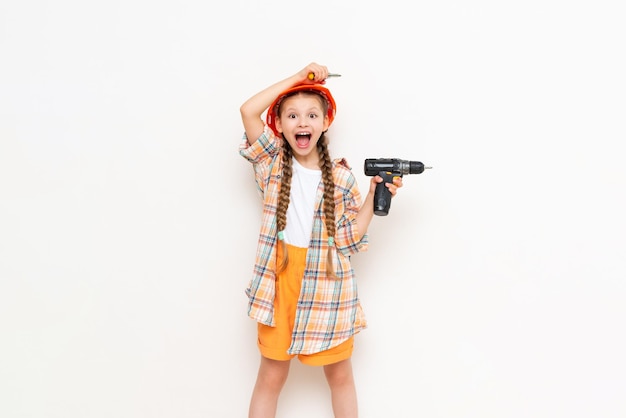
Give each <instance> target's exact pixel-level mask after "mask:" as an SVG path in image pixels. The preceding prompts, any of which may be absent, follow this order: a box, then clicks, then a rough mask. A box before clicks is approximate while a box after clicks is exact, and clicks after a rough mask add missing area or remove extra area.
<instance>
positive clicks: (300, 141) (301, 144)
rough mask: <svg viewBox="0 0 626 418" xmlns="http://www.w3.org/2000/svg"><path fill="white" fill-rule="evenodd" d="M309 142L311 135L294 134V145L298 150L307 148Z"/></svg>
mask: <svg viewBox="0 0 626 418" xmlns="http://www.w3.org/2000/svg"><path fill="white" fill-rule="evenodd" d="M309 142H311V134H309V133H299V134H296V145H298V148H306V147H308V146H309Z"/></svg>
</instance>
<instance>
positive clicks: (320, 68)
mask: <svg viewBox="0 0 626 418" xmlns="http://www.w3.org/2000/svg"><path fill="white" fill-rule="evenodd" d="M309 74H313V79H311V78H309ZM298 78H299V79H300V80H302V82H303V83H306V84H324V83H326V78H328V68H327V67H326V66H325V65H320V64H317V63H315V62H312V63H310V64H309V65H307V66H306V67H304V68H303V69H302V70H300V71H299V72H298Z"/></svg>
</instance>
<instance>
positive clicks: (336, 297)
mask: <svg viewBox="0 0 626 418" xmlns="http://www.w3.org/2000/svg"><path fill="white" fill-rule="evenodd" d="M327 76H328V69H327V68H326V66H323V65H319V64H316V63H311V64H309V65H307V66H306V67H305V68H303V69H302V70H300V71H299V72H297V73H296V74H294V75H292V76H291V77H288V78H286V79H284V80H282V81H279V82H277V83H276V84H273V85H271V86H270V87H268V88H266V89H264V90H262V91H261V92H259V93H257V94H256V95H254V96H252V97H251V98H250V99H248V100H247V101H246V102H245V103H244V104H243V105H242V106H241V108H240V111H241V119H242V121H243V126H244V130H245V135H244V141H243V143H242V145H241V147H240V154H241V155H242V156H243V157H245V158H246V159H247V160H248V161H250V162H251V163H252V164H253V167H254V172H255V179H256V183H257V186H258V189H259V191H260V192H261V194H262V196H263V217H262V225H261V231H260V235H259V243H258V249H257V254H256V261H255V264H254V274H253V278H252V280H251V281H250V285H249V287H248V288H247V289H246V293H247V295H248V297H249V305H248V315H249V316H250V317H251V318H252V319H255V320H256V321H257V322H258V347H259V350H260V352H261V364H260V367H259V372H258V377H257V381H256V384H255V387H254V390H253V393H252V399H251V402H250V409H249V417H250V418H268V417H274V416H275V414H276V408H277V403H278V397H279V394H280V391H281V389H282V387H283V385H284V383H285V381H286V379H287V375H288V372H289V364H290V360H291V359H292V358H293V357H295V356H297V357H298V359H299V360H300V361H301V362H302V363H304V364H307V365H311V366H323V367H324V374H325V376H326V380H327V381H328V385H329V387H330V391H331V401H332V408H333V412H334V414H335V417H337V418H339V417H342V418H343V417H351V418H352V417H357V414H358V413H357V397H356V389H355V385H354V379H353V375H352V364H351V361H350V358H351V355H352V349H353V339H354V334H356V333H357V332H359V331H360V330H362V329H364V328H365V326H366V322H365V317H364V316H363V312H362V310H361V305H360V303H359V299H358V294H357V288H356V282H355V279H354V272H353V270H352V267H351V265H350V256H351V255H352V254H355V253H357V252H360V251H365V250H366V249H367V244H368V242H367V235H366V232H367V228H368V226H369V224H370V221H371V220H372V218H373V214H374V212H373V210H374V204H373V197H374V191H375V188H376V184H377V183H379V182H381V181H382V178H380V177H379V176H375V177H372V179H371V181H370V187H369V193H368V195H367V196H366V198H365V200H364V201H363V202H362V201H361V195H360V193H359V190H358V187H357V184H356V180H355V178H354V176H353V174H352V172H351V170H350V167H349V166H348V164H347V162H346V161H345V160H344V159H336V160H331V158H330V155H329V151H328V139H327V137H326V132H327V130H328V127H329V126H330V125H331V124H332V122H333V119H334V118H335V112H336V104H335V100H334V99H333V97H332V95H331V93H330V91H329V90H328V89H327V88H326V87H324V86H323V84H324V83H325V80H326V78H327ZM266 110H267V114H266V120H265V123H264V121H263V119H262V118H261V115H262V114H263V112H265V111H266ZM386 186H387V187H388V188H389V190H390V191H391V194H392V195H395V194H396V191H397V188H398V187H401V186H402V179H401V178H396V179H394V181H393V184H391V183H387V184H386Z"/></svg>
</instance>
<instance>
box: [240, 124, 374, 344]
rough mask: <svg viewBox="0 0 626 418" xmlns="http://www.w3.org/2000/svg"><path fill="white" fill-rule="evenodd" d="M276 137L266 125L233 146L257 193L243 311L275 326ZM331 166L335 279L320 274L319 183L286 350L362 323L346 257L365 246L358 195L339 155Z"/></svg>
mask: <svg viewBox="0 0 626 418" xmlns="http://www.w3.org/2000/svg"><path fill="white" fill-rule="evenodd" d="M281 141H282V140H281V139H279V138H277V137H276V136H275V135H274V133H273V132H272V131H271V130H270V129H268V128H267V127H266V128H265V131H264V132H263V134H262V135H261V136H260V138H258V140H257V141H256V142H254V143H253V144H252V145H249V144H248V141H247V137H246V135H245V134H244V137H243V143H242V144H241V146H240V148H239V153H240V154H241V155H242V156H243V157H244V158H246V159H247V160H248V161H250V162H251V163H252V164H253V168H254V173H255V179H256V183H257V186H258V189H259V192H260V193H261V195H262V197H263V216H262V221H261V230H260V234H259V242H258V247H257V252H256V261H255V264H254V270H253V277H252V280H251V281H250V284H249V286H248V288H247V289H246V294H247V295H248V298H249V304H248V315H249V316H250V318H252V319H255V320H256V321H258V322H260V323H262V324H265V325H269V326H275V323H274V317H273V314H274V294H275V287H274V284H275V279H276V273H275V270H276V243H277V232H278V231H277V230H276V208H277V203H278V195H279V190H280V178H281V173H282V153H281V147H280V144H281ZM332 170H333V179H334V181H335V219H336V222H337V228H336V233H335V247H334V249H333V253H334V265H335V270H336V271H335V274H336V275H337V278H328V277H327V276H326V251H327V249H328V235H327V233H326V227H325V226H324V211H323V205H322V200H323V183H322V182H320V186H319V187H318V190H317V196H316V202H317V203H316V208H315V213H314V219H313V230H312V234H311V241H310V244H309V248H308V252H307V257H306V269H305V272H304V277H303V278H302V290H301V291H300V297H299V300H298V305H297V310H296V318H295V325H294V328H293V333H292V338H291V347H289V350H288V351H287V352H288V353H289V354H312V353H317V352H320V351H324V350H328V349H329V348H332V347H335V346H337V345H339V344H341V343H342V342H344V341H345V340H347V339H348V338H350V337H351V336H352V335H354V334H355V333H357V332H359V331H360V330H362V329H364V328H365V327H366V320H365V316H364V314H363V311H362V309H361V305H360V303H359V299H358V293H357V285H356V280H355V277H354V271H353V270H352V267H351V265H350V256H351V255H352V254H355V253H357V252H360V251H365V250H366V249H367V246H368V241H367V235H364V236H363V237H359V233H358V230H357V226H356V219H355V218H356V214H357V213H358V211H359V208H360V207H361V195H360V193H359V190H358V186H357V184H356V179H355V177H354V175H353V174H352V171H351V169H350V167H349V166H348V164H347V162H346V161H345V160H344V159H337V160H334V161H333V168H332Z"/></svg>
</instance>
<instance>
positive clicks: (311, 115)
mask: <svg viewBox="0 0 626 418" xmlns="http://www.w3.org/2000/svg"><path fill="white" fill-rule="evenodd" d="M309 117H310V118H311V119H315V118H317V113H309Z"/></svg>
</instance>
